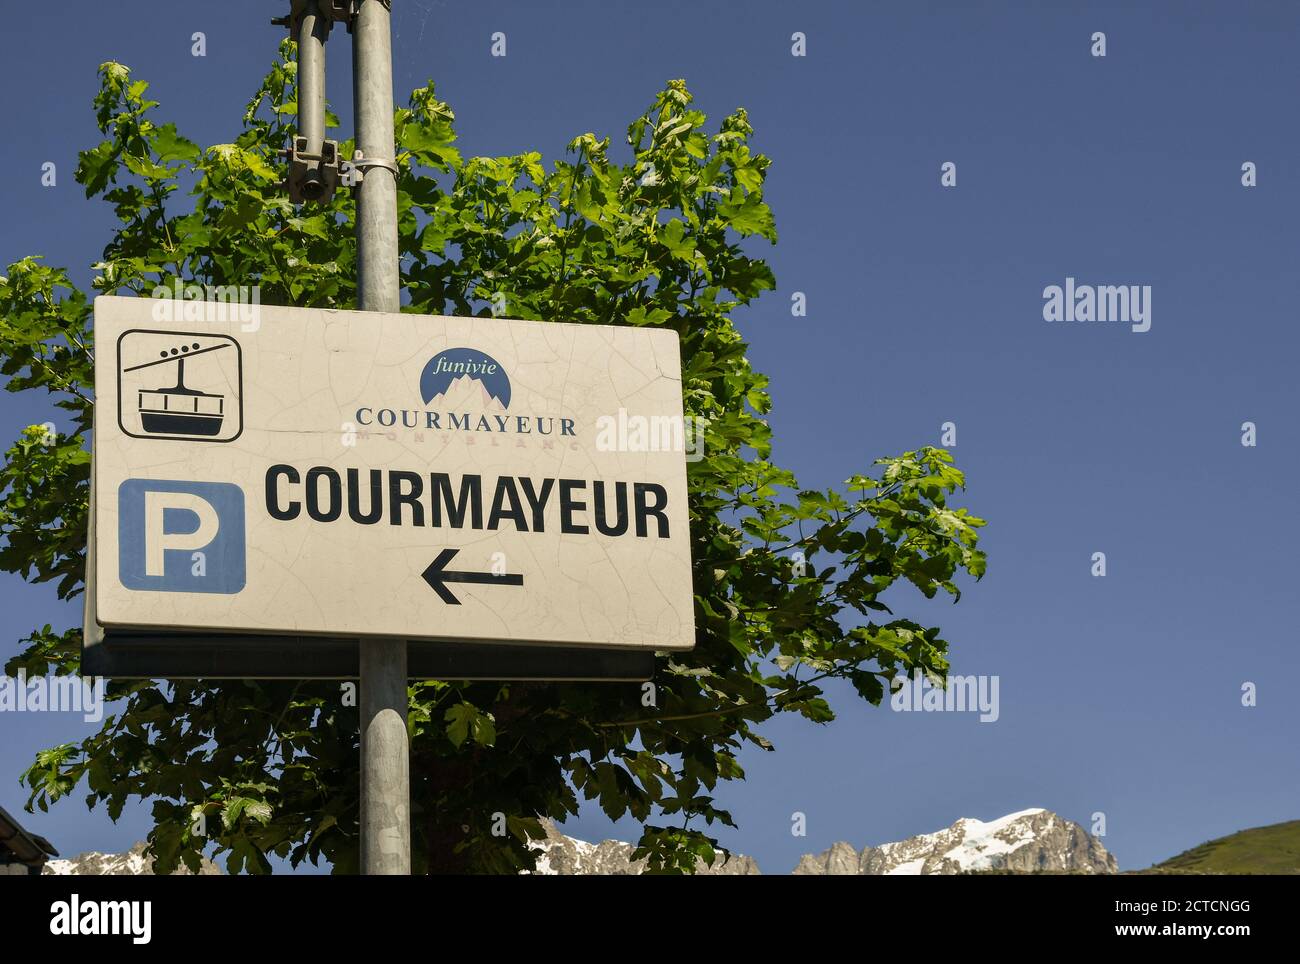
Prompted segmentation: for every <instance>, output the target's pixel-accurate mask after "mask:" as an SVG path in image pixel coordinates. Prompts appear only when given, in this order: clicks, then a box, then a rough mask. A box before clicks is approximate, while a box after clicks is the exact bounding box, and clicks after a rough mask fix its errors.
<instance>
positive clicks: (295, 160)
mask: <svg viewBox="0 0 1300 964" xmlns="http://www.w3.org/2000/svg"><path fill="white" fill-rule="evenodd" d="M280 156H281V157H285V158H288V160H289V177H288V179H287V180H286V181H285V187H286V188H288V191H289V200H290V201H292V202H293V203H294V204H302V203H304V202H306V201H315V202H317V203H319V204H328V203H329V201H330V198H332V197H333V196H334V189H335V188H336V187H338V185H339V181H340V179H341V177H340V174H341V170H342V167H343V166H345V165H340V163H339V142H338V141H323V142H322V143H321V150H320V153H319V154H313V153H311V152H310V151H308V150H307V138H305V137H295V138H294V139H293V145H292V146H291V147H286V148H285V149H284V150H282V151H280ZM344 183H347V182H346V181H345V182H344Z"/></svg>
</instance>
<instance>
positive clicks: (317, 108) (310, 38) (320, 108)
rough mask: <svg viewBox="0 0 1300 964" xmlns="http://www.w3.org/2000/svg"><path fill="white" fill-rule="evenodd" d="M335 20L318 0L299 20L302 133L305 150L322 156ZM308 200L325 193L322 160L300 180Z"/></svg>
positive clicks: (299, 79) (299, 92)
mask: <svg viewBox="0 0 1300 964" xmlns="http://www.w3.org/2000/svg"><path fill="white" fill-rule="evenodd" d="M330 26H331V23H330V21H329V19H328V18H326V17H322V16H321V13H320V8H318V5H317V0H307V5H305V8H304V9H303V17H302V19H300V21H299V23H298V38H296V39H298V135H299V136H300V138H303V140H304V142H305V143H304V144H303V153H309V155H315V156H317V157H318V156H320V153H321V151H322V148H324V146H325V40H328V39H329V30H330ZM299 191H302V196H303V197H304V199H307V200H318V199H320V197H321V196H322V195H324V194H325V184H324V183H322V182H321V171H320V162H318V161H316V162H313V164H312V166H311V169H309V170H308V171H307V175H305V177H304V178H303V183H302V184H300V187H299Z"/></svg>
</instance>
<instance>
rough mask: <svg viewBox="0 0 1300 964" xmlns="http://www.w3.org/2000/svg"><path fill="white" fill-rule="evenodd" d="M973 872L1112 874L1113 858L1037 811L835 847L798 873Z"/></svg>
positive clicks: (1080, 832) (1076, 830)
mask: <svg viewBox="0 0 1300 964" xmlns="http://www.w3.org/2000/svg"><path fill="white" fill-rule="evenodd" d="M971 870H1011V871H1017V872H1020V873H1031V872H1033V871H1035V870H1045V871H1074V872H1077V873H1093V874H1113V873H1117V872H1118V870H1119V867H1118V865H1117V863H1116V861H1115V858H1114V857H1113V856H1112V855H1111V854H1110V853H1109V852H1107V850H1106V848H1105V847H1103V846H1102V844H1101V841H1100V840H1098V839H1097V838H1096V837H1093V836H1091V835H1090V834H1089V833H1088V832H1087V831H1086V830H1084V829H1083V828H1082V827H1081V826H1079V825H1078V824H1077V823H1074V822H1073V821H1070V820H1066V819H1065V818H1063V817H1060V816H1057V815H1056V814H1054V813H1052V812H1051V811H1050V810H1043V809H1040V808H1035V809H1031V810H1021V811H1019V812H1017V813H1010V814H1007V815H1006V816H1005V817H999V818H998V819H997V820H992V821H989V822H987V823H985V822H984V821H982V820H975V819H972V818H970V817H962V818H961V819H960V820H958V821H957V822H956V823H954V824H953V825H952V826H951V827H948V828H946V829H944V830H939V831H936V832H934V833H926V834H920V835H918V836H915V837H909V838H908V839H906V840H900V841H898V842H896V843H887V844H881V845H880V846H878V847H864V848H863V849H862V850H861V851H858V850H856V849H854V847H853V846H852V845H850V844H847V843H842V842H841V843H836V844H833V845H832V846H831V847H830V849H828V850H824V851H822V852H821V853H820V854H815V855H814V854H809V855H806V856H805V857H803V858H802V859H801V860H800V861H799V865H798V866H797V867H796V868H795V869H794V873H796V874H799V875H805V876H807V875H832V874H833V875H842V874H858V875H862V874H871V875H895V874H900V875H901V874H959V873H963V872H965V871H971Z"/></svg>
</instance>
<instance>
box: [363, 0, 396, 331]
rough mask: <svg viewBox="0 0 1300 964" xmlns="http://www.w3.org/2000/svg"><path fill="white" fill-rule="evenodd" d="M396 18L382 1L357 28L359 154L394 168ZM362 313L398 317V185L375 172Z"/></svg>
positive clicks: (368, 176)
mask: <svg viewBox="0 0 1300 964" xmlns="http://www.w3.org/2000/svg"><path fill="white" fill-rule="evenodd" d="M391 19H392V16H391V14H390V13H389V11H388V5H387V4H386V3H384V2H383V0H362V3H361V6H360V9H358V11H357V15H356V18H355V20H354V21H353V23H352V60H353V74H352V76H353V96H354V100H355V102H356V114H357V141H356V143H357V150H359V151H361V153H362V155H363V157H365V158H366V159H367V160H377V161H383V162H385V163H388V164H392V163H393V154H394V150H393V49H392V28H391V23H390V22H391ZM357 307H358V308H360V309H361V310H362V311H398V310H400V308H401V280H400V278H399V275H398V264H397V181H396V178H395V176H394V175H393V174H392V173H390V172H388V171H386V170H384V169H383V168H378V167H371V168H369V169H367V170H366V172H365V176H364V177H363V178H362V180H361V184H360V185H358V189H357Z"/></svg>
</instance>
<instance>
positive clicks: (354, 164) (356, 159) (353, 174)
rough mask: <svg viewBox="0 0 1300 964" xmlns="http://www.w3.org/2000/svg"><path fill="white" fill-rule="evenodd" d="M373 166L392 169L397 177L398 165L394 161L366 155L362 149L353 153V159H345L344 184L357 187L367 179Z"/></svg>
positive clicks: (343, 165)
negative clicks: (368, 172)
mask: <svg viewBox="0 0 1300 964" xmlns="http://www.w3.org/2000/svg"><path fill="white" fill-rule="evenodd" d="M372 167H382V168H383V169H384V170H386V171H391V172H392V175H393V180H396V179H397V175H398V171H397V165H396V164H394V163H393V162H392V161H388V160H384V159H382V158H378V157H366V156H365V155H364V154H362V153H361V152H360V151H356V152H355V153H353V155H352V160H350V161H344V162H343V164H342V166H341V168H340V172H341V174H342V182H343V184H344V185H346V186H347V187H356V186H357V185H358V184H360V183H361V182H362V181H364V180H365V179H366V171H368V170H370V168H372Z"/></svg>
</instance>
